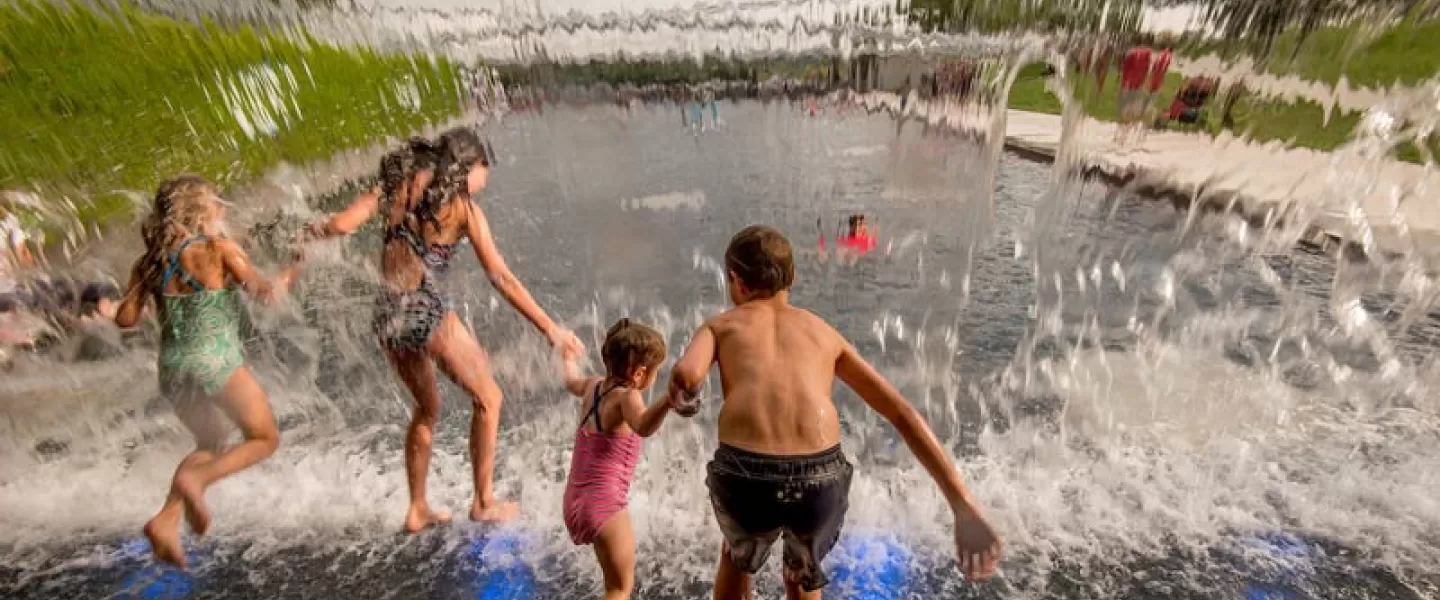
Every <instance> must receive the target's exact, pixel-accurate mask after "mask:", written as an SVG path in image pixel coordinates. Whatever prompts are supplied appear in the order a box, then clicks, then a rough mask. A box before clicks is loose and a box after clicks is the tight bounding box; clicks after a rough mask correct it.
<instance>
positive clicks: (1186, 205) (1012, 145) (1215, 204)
mask: <svg viewBox="0 0 1440 600" xmlns="http://www.w3.org/2000/svg"><path fill="white" fill-rule="evenodd" d="M1004 148H1005V151H1006V152H1009V153H1010V154H1013V155H1015V156H1018V157H1020V158H1023V159H1025V160H1030V161H1035V162H1044V163H1050V164H1053V163H1054V162H1055V160H1056V154H1057V149H1056V147H1055V146H1053V145H1046V144H1039V143H1035V142H1028V141H1025V140H1020V139H1016V138H1008V137H1007V138H1006V139H1005V141H1004ZM1084 160H1085V159H1084V158H1083V157H1082V158H1081V161H1082V165H1083V166H1081V167H1080V175H1081V177H1084V178H1085V179H1091V180H1098V181H1102V182H1104V183H1105V184H1106V185H1109V186H1111V187H1114V188H1119V189H1124V190H1126V191H1127V192H1130V193H1132V194H1135V195H1137V196H1140V197H1142V198H1146V199H1150V200H1157V201H1163V202H1169V203H1170V205H1171V206H1173V207H1175V210H1181V211H1183V210H1191V209H1192V208H1196V207H1197V206H1198V208H1199V209H1200V210H1201V211H1202V212H1203V213H1204V214H1209V215H1219V214H1227V213H1228V214H1233V215H1236V216H1239V217H1241V218H1243V219H1245V221H1246V223H1248V224H1249V225H1250V226H1251V227H1252V228H1265V227H1269V226H1276V227H1283V226H1284V225H1285V224H1286V221H1285V218H1284V216H1282V215H1277V214H1276V212H1277V211H1276V210H1275V208H1277V207H1275V206H1270V207H1265V210H1261V211H1254V210H1247V208H1248V207H1255V206H1257V205H1260V204H1262V202H1261V201H1260V200H1258V199H1255V198H1250V197H1246V196H1244V195H1243V194H1240V193H1238V192H1231V191H1218V190H1210V191H1207V190H1205V189H1204V188H1203V187H1202V188H1200V189H1191V188H1190V187H1188V186H1182V185H1177V184H1176V182H1174V181H1173V180H1170V179H1166V178H1163V177H1156V176H1154V175H1153V174H1152V173H1148V172H1146V171H1145V170H1143V169H1134V168H1132V169H1124V170H1121V169H1111V168H1107V167H1106V166H1104V165H1100V164H1093V163H1086V162H1083V161H1084ZM1299 244H1300V246H1301V247H1303V248H1305V249H1307V250H1311V251H1315V252H1322V253H1325V254H1327V255H1330V256H1337V257H1338V256H1341V252H1342V251H1343V252H1344V254H1343V256H1345V257H1346V258H1349V259H1351V260H1368V256H1367V255H1366V252H1365V249H1364V246H1363V245H1361V244H1359V243H1357V242H1354V241H1346V240H1345V239H1344V238H1343V237H1341V236H1340V235H1339V234H1336V233H1332V232H1330V231H1327V230H1326V229H1325V228H1323V227H1321V226H1319V225H1316V224H1313V223H1312V224H1309V225H1307V226H1306V227H1305V232H1304V233H1303V234H1302V235H1301V236H1300V239H1299ZM1390 254H1391V255H1392V257H1393V256H1394V255H1397V254H1398V253H1390Z"/></svg>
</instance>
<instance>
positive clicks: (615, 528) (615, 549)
mask: <svg viewBox="0 0 1440 600" xmlns="http://www.w3.org/2000/svg"><path fill="white" fill-rule="evenodd" d="M595 558H596V559H598V560H599V561H600V570H601V571H602V572H604V573H605V597H604V600H629V599H630V594H632V593H634V591H635V533H634V532H633V531H632V530H631V528H630V511H629V510H628V509H627V510H622V511H620V512H618V513H615V515H614V516H611V517H610V518H609V519H607V520H606V521H605V524H604V525H602V526H601V527H600V532H599V533H598V534H596V536H595Z"/></svg>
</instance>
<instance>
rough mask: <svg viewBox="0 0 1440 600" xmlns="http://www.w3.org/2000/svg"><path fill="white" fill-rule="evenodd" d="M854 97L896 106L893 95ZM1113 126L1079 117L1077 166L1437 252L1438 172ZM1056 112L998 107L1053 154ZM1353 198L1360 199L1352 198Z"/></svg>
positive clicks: (1255, 214) (949, 119)
mask: <svg viewBox="0 0 1440 600" xmlns="http://www.w3.org/2000/svg"><path fill="white" fill-rule="evenodd" d="M863 102H864V103H865V104H866V105H867V106H871V107H876V108H879V107H888V108H889V109H890V110H892V111H894V112H898V109H899V98H898V97H897V96H895V95H894V94H869V95H867V96H865V97H864V99H863ZM906 114H907V116H908V117H910V118H919V119H923V120H926V121H928V122H930V123H931V124H932V125H936V126H949V127H953V128H957V129H960V130H966V131H971V132H975V133H979V134H982V135H984V134H988V131H989V121H990V115H989V114H983V113H981V112H977V111H976V109H975V107H974V106H971V107H969V108H966V109H961V108H958V107H951V108H950V109H949V110H942V109H941V108H940V107H938V106H935V107H932V106H930V105H928V104H926V103H924V102H913V103H910V104H909V105H908V106H907V110H906ZM1115 128H1116V125H1115V124H1114V123H1106V122H1101V121H1096V120H1094V119H1088V118H1087V119H1085V120H1084V122H1083V123H1081V124H1080V126H1079V127H1078V128H1077V131H1076V132H1075V136H1076V138H1077V146H1076V150H1077V153H1076V154H1077V157H1078V158H1076V161H1077V162H1078V163H1080V164H1079V165H1077V166H1078V167H1079V168H1082V169H1085V170H1087V171H1089V172H1091V173H1092V174H1098V175H1101V176H1103V177H1105V178H1107V179H1110V180H1112V181H1114V182H1117V183H1124V184H1127V185H1130V186H1133V187H1134V188H1136V189H1138V190H1139V191H1143V192H1146V193H1150V194H1155V195H1159V196H1169V197H1172V198H1176V199H1185V200H1190V201H1193V202H1195V203H1197V204H1199V205H1201V206H1204V205H1211V206H1217V205H1218V206H1220V207H1225V208H1229V209H1231V210H1239V211H1242V212H1244V213H1245V214H1246V215H1247V216H1250V217H1252V219H1251V220H1252V221H1255V222H1264V221H1265V220H1266V219H1267V218H1270V219H1273V218H1275V217H1280V218H1284V219H1286V220H1288V221H1290V222H1293V223H1306V224H1309V225H1311V228H1310V229H1311V230H1310V231H1309V232H1307V234H1306V235H1307V237H1309V238H1311V239H1310V240H1308V241H1311V242H1315V243H1322V244H1324V243H1333V242H1335V241H1339V240H1346V241H1357V242H1358V241H1361V240H1363V239H1365V238H1366V237H1367V230H1368V237H1369V238H1370V240H1372V242H1373V243H1368V244H1365V243H1362V246H1368V247H1369V250H1370V252H1372V253H1373V252H1386V253H1406V254H1409V253H1417V254H1422V255H1426V256H1428V257H1431V258H1440V196H1437V195H1436V192H1437V191H1440V172H1436V170H1434V169H1429V170H1427V169H1426V168H1425V167H1424V166H1421V165H1415V164H1410V163H1406V162H1402V161H1398V160H1394V159H1390V158H1385V157H1378V158H1367V157H1365V156H1364V153H1363V152H1362V150H1361V149H1360V148H1358V147H1353V148H1342V149H1339V150H1336V151H1334V152H1317V151H1314V150H1308V149H1303V148H1283V147H1280V146H1279V145H1278V144H1255V143H1250V142H1246V141H1243V140H1240V139H1237V138H1234V137H1232V136H1228V135H1226V136H1220V137H1211V136H1208V135H1205V134H1201V133H1182V132H1176V131H1153V130H1151V131H1147V132H1146V133H1145V135H1144V137H1143V139H1141V140H1139V141H1138V142H1135V143H1131V144H1128V145H1126V146H1124V147H1122V146H1119V145H1117V144H1116V143H1115V142H1114V137H1115ZM1061 132H1062V127H1061V117H1060V115H1051V114H1041V113H1033V112H1026V111H1019V110H1009V111H1007V113H1006V127H1005V143H1006V146H1007V147H1009V148H1010V149H1012V150H1015V151H1020V152H1023V153H1026V154H1031V155H1038V156H1041V157H1044V158H1048V159H1051V160H1053V159H1054V158H1055V156H1056V154H1057V152H1058V149H1059V148H1060V143H1061ZM1356 199H1359V202H1356V201H1355V200H1356Z"/></svg>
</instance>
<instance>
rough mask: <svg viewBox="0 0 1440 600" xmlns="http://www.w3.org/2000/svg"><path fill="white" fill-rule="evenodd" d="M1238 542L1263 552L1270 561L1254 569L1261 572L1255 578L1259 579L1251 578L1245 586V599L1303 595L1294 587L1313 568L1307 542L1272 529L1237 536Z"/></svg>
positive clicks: (1284, 599)
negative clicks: (1239, 538)
mask: <svg viewBox="0 0 1440 600" xmlns="http://www.w3.org/2000/svg"><path fill="white" fill-rule="evenodd" d="M1240 544H1241V545H1242V546H1244V547H1246V548H1249V549H1251V550H1252V551H1255V552H1258V553H1260V554H1263V555H1264V556H1266V557H1268V558H1269V559H1270V561H1269V562H1270V563H1273V564H1266V565H1264V566H1263V568H1257V571H1260V572H1261V573H1265V575H1263V576H1261V577H1259V578H1257V579H1260V580H1259V581H1256V580H1252V581H1250V582H1248V583H1247V584H1246V585H1245V600H1299V599H1301V598H1304V597H1305V595H1304V594H1302V593H1300V592H1299V591H1297V589H1296V588H1297V586H1298V585H1299V583H1300V582H1301V580H1302V579H1303V578H1304V576H1305V575H1306V574H1307V573H1309V572H1311V571H1313V570H1314V565H1313V563H1312V559H1311V551H1312V548H1311V546H1310V544H1309V543H1307V542H1306V541H1305V540H1302V539H1300V538H1299V537H1296V536H1294V535H1291V534H1288V533H1285V532H1281V531H1273V532H1270V533H1262V534H1256V535H1247V536H1245V537H1243V538H1241V540H1240ZM1256 566H1257V567H1260V565H1256ZM1267 580H1268V581H1267Z"/></svg>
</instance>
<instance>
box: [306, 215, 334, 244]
mask: <svg viewBox="0 0 1440 600" xmlns="http://www.w3.org/2000/svg"><path fill="white" fill-rule="evenodd" d="M329 230H330V221H329V219H326V220H324V221H316V222H314V223H311V224H309V225H306V226H305V231H304V233H302V234H300V241H302V242H308V241H310V240H323V239H325V238H326V237H328V236H329V235H330V231H329Z"/></svg>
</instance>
